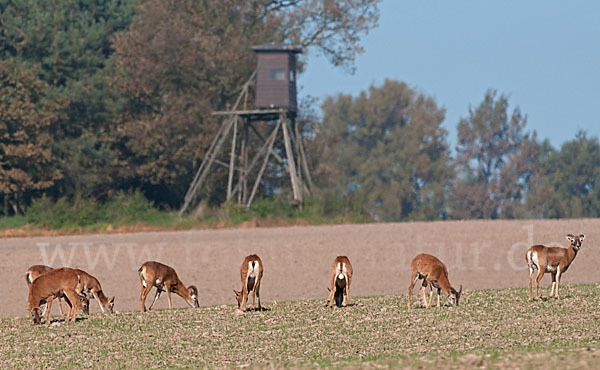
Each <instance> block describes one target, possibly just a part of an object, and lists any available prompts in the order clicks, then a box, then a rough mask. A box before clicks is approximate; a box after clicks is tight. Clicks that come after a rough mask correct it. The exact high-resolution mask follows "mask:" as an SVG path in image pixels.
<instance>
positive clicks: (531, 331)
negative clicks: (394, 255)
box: [0, 284, 600, 368]
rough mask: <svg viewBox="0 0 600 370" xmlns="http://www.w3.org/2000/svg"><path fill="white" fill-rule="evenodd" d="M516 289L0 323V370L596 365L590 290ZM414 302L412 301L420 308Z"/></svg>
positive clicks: (594, 305) (598, 338)
mask: <svg viewBox="0 0 600 370" xmlns="http://www.w3.org/2000/svg"><path fill="white" fill-rule="evenodd" d="M526 294H527V292H526V290H525V289H503V290H481V291H468V292H465V293H464V297H463V300H462V302H461V306H460V307H458V308H452V307H441V308H431V309H424V308H422V307H420V306H417V307H415V308H414V309H413V310H411V311H408V310H407V307H406V297H404V296H385V297H368V298H356V299H353V300H352V306H351V307H348V308H342V309H338V308H334V309H328V308H325V307H323V303H324V301H323V300H320V301H298V302H284V303H265V306H266V307H267V310H265V311H262V312H248V313H245V314H237V313H236V310H235V309H234V307H232V306H219V307H202V308H200V309H197V310H194V309H177V310H173V311H168V310H159V311H156V312H151V313H141V312H123V313H120V314H116V315H92V316H89V317H84V318H81V319H80V320H79V321H78V322H76V323H63V322H62V321H60V320H59V318H58V317H55V322H54V323H53V326H51V327H50V328H46V327H42V326H33V325H32V324H31V323H30V322H29V321H28V320H26V319H25V318H19V319H4V320H2V321H0V330H1V332H2V335H1V336H0V366H2V367H7V366H10V367H32V366H40V365H42V364H51V366H53V367H58V368H62V367H70V368H73V367H77V368H79V367H103V368H105V367H111V368H114V367H135V368H139V367H182V366H183V367H198V366H209V367H212V366H244V365H250V366H254V367H263V366H265V365H274V366H276V367H281V366H294V367H315V366H324V367H381V366H384V367H409V368H412V367H423V368H439V367H446V368H448V367H450V368H472V367H477V366H486V367H492V368H502V367H513V368H514V367H518V368H541V367H550V368H564V367H566V368H582V367H586V366H587V367H593V366H595V364H597V363H598V362H597V361H598V359H599V357H600V350H598V348H600V311H599V310H598V299H599V298H600V297H599V295H600V287H599V286H598V285H595V284H594V285H576V286H565V287H563V289H562V295H563V298H562V299H561V300H560V301H556V300H553V299H552V300H541V301H535V302H528V301H527V295H526ZM418 298H419V297H418V296H415V301H413V302H416V301H418Z"/></svg>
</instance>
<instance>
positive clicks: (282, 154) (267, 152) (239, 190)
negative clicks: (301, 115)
mask: <svg viewBox="0 0 600 370" xmlns="http://www.w3.org/2000/svg"><path fill="white" fill-rule="evenodd" d="M251 50H253V51H254V52H256V55H257V67H256V70H255V71H254V73H253V74H252V76H250V78H249V79H248V81H246V83H245V84H244V85H243V86H242V87H241V92H240V94H239V95H238V97H237V99H236V101H235V103H234V104H233V105H232V106H231V108H230V110H227V111H217V112H213V115H216V116H223V117H224V120H223V123H222V125H221V128H220V129H219V131H218V132H217V135H216V136H215V138H214V139H213V141H212V143H211V145H210V147H209V148H208V151H207V152H206V155H205V156H204V158H203V159H202V162H201V164H200V167H199V168H198V171H197V172H196V175H195V176H194V179H193V181H192V183H191V184H190V187H189V189H188V191H187V193H186V195H185V200H184V204H183V206H182V208H181V210H180V211H179V215H182V214H183V212H185V210H186V209H187V208H188V206H189V205H190V203H191V202H192V201H193V200H194V198H195V197H196V193H197V192H198V190H199V189H200V188H201V186H202V183H203V182H204V180H205V179H206V176H207V175H208V173H209V172H210V168H211V166H212V165H213V163H217V164H219V165H221V166H224V167H227V168H228V169H229V178H228V182H227V200H230V199H232V198H233V197H234V196H235V195H236V194H237V202H238V204H243V205H245V206H246V209H248V208H250V205H251V204H252V200H253V199H254V196H255V195H256V192H257V189H258V187H259V185H260V180H261V177H262V175H263V173H264V171H265V169H266V167H267V163H268V160H269V157H273V158H275V159H276V160H277V161H278V162H279V164H280V165H281V166H282V167H283V168H285V171H286V172H287V173H288V174H289V176H290V182H291V185H292V192H293V197H294V202H296V204H297V205H298V207H302V199H303V193H306V194H308V193H310V192H311V191H312V180H311V176H310V171H309V169H308V162H307V159H306V154H305V153H304V144H303V143H302V140H303V139H302V136H301V135H300V132H299V129H298V125H296V114H297V111H298V104H297V100H296V54H298V53H301V52H302V49H300V48H297V47H294V46H291V45H286V44H283V43H269V44H264V45H257V46H253V47H251ZM255 82H256V86H255V91H256V95H255V99H254V102H255V104H254V105H255V106H254V107H248V106H247V104H248V95H249V91H251V89H250V87H251V86H252V85H253V84H254V83H255ZM258 122H264V123H266V124H264V125H262V126H258V124H257V123H258ZM231 131H233V135H232V136H231V135H230V132H231ZM279 131H281V133H282V134H281V135H279ZM252 134H253V136H252V137H251V135H252ZM228 138H231V141H230V143H231V144H230V146H229V158H228V160H227V159H225V158H219V156H220V155H221V152H222V148H223V146H224V144H225V143H226V142H227V141H228V140H227V139H228ZM276 141H277V142H281V141H283V147H282V146H281V145H279V146H274V144H275V142H276ZM256 143H260V144H259V146H256ZM250 145H253V147H252V148H250ZM250 155H252V156H253V157H252V158H250ZM259 159H260V160H259ZM261 162H262V163H261ZM258 165H260V166H261V167H260V169H258V168H257V167H258ZM236 175H237V176H236ZM236 177H237V181H235V180H236ZM303 178H304V179H306V183H305V182H304V181H303ZM234 182H235V183H236V184H235V185H234ZM252 182H253V183H254V184H252Z"/></svg>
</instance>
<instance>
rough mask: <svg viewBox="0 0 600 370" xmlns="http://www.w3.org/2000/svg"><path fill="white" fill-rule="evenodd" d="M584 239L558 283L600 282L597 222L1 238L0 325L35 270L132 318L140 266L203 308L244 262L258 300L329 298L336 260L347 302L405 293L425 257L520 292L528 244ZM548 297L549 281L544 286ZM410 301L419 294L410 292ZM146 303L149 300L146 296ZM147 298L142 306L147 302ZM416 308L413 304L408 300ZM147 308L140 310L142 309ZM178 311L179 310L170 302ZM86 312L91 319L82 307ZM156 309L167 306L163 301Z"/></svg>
mask: <svg viewBox="0 0 600 370" xmlns="http://www.w3.org/2000/svg"><path fill="white" fill-rule="evenodd" d="M569 233H572V234H585V235H586V239H585V241H584V242H583V247H582V249H581V251H580V252H579V254H578V256H577V258H576V259H575V261H574V262H573V264H572V265H571V267H570V269H569V270H568V272H567V273H566V274H565V275H564V276H563V279H562V284H563V285H567V284H574V283H598V282H600V269H598V268H597V266H598V264H599V262H600V251H599V250H598V247H597V240H598V239H599V238H600V219H574V220H546V221H540V220H523V221H447V222H411V223H387V224H367V225H339V226H297V227H285V228H283V227H282V228H251V229H224V230H190V231H174V232H141V233H123V234H102V235H72V236H39V237H26V238H3V239H0V255H1V256H2V258H1V259H0V277H1V278H2V281H3V282H4V284H0V296H1V297H2V304H1V305H0V317H19V316H20V317H23V316H25V314H26V310H25V309H26V303H27V286H26V283H25V279H24V273H25V271H26V269H27V268H28V267H29V266H30V265H33V264H47V265H50V266H54V267H60V266H70V267H77V268H81V269H84V270H86V271H88V272H89V273H91V274H92V275H94V276H96V277H97V278H98V279H99V280H100V282H101V284H102V287H103V290H104V291H105V293H106V294H107V295H108V296H116V304H115V308H116V310H119V311H127V310H137V309H140V300H139V294H140V281H139V277H138V273H137V269H138V268H139V266H140V265H141V264H142V263H143V262H144V261H147V260H157V261H161V262H163V263H166V264H168V265H170V266H173V267H174V268H175V269H176V270H177V272H178V274H179V277H180V278H181V280H182V281H183V282H184V283H185V284H186V285H190V284H195V285H196V286H197V287H198V289H199V291H200V304H201V305H220V304H233V303H235V298H234V293H233V291H232V290H233V289H239V288H240V286H241V282H240V280H239V276H240V275H239V268H240V264H241V262H242V260H243V259H244V257H245V256H246V255H248V254H252V253H256V254H258V255H259V256H260V257H261V259H262V261H263V263H264V269H265V273H264V278H263V281H262V284H261V294H262V301H263V303H265V302H273V301H289V300H303V299H323V301H324V300H325V299H326V298H327V293H328V292H327V286H328V278H329V274H330V271H329V268H330V266H331V262H332V261H333V259H334V258H335V257H336V256H338V255H346V256H348V257H349V258H350V261H351V262H352V265H353V268H354V276H353V279H352V287H351V291H350V292H351V297H352V296H374V295H399V294H402V295H404V294H406V291H407V287H408V284H409V279H410V276H409V275H410V270H409V269H410V261H411V259H412V258H413V257H414V256H415V255H417V254H418V253H431V254H434V255H436V256H438V257H439V258H440V259H441V260H442V261H444V262H445V263H446V265H447V266H448V269H449V273H450V282H451V283H452V284H453V285H454V287H455V288H458V286H459V285H463V287H464V289H465V290H467V291H468V290H472V289H487V288H490V289H492V288H493V289H495V288H508V287H525V286H527V283H528V272H527V268H526V263H525V251H526V250H527V249H528V248H529V246H531V245H533V244H545V245H550V244H552V245H560V246H563V247H566V246H567V245H568V242H567V241H566V239H565V235H566V234H569ZM542 282H543V284H544V289H545V290H543V294H545V295H547V294H548V285H549V283H550V277H549V276H546V277H544V279H543V280H542ZM415 291H416V292H418V290H416V289H415ZM151 296H153V294H152V293H151ZM151 296H149V298H151ZM415 301H418V297H415ZM149 303H150V302H147V305H148V304H149ZM173 303H174V305H175V306H176V307H184V306H186V304H185V302H184V301H183V300H182V299H181V298H179V297H177V296H174V298H173ZM90 307H91V310H90V311H91V312H98V311H99V307H98V305H97V303H96V302H94V301H92V302H90ZM157 307H158V308H165V307H167V298H166V297H161V298H160V300H159V301H158V303H157Z"/></svg>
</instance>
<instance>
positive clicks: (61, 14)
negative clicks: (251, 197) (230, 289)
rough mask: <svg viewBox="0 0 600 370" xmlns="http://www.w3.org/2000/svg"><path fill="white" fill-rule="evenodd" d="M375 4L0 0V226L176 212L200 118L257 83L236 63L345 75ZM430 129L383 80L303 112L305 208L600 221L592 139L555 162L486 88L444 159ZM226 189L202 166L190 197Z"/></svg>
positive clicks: (272, 173) (200, 135) (207, 133)
mask: <svg viewBox="0 0 600 370" xmlns="http://www.w3.org/2000/svg"><path fill="white" fill-rule="evenodd" d="M378 2H379V0H335V1H334V0H331V1H323V0H270V1H264V0H197V1H196V0H87V1H75V0H56V1H53V2H38V1H35V0H22V1H19V2H14V1H9V0H0V210H1V211H2V213H3V214H4V215H13V214H21V213H23V212H24V211H25V210H26V209H27V207H29V206H30V205H31V203H32V202H33V201H34V200H35V199H40V198H41V197H42V196H44V197H46V198H50V199H54V200H59V199H65V198H66V199H69V201H70V202H71V203H72V204H74V205H77V204H78V203H79V202H81V201H82V200H86V199H94V200H95V201H98V202H103V201H106V200H108V199H111V197H114V196H115V194H121V193H123V192H131V193H136V192H141V193H143V194H144V196H145V197H146V198H148V199H149V200H151V201H152V202H154V204H155V205H157V206H158V207H160V208H162V209H167V210H170V209H176V208H178V207H179V206H180V205H181V202H182V201H183V197H184V194H185V192H186V190H187V186H188V185H189V184H190V182H191V180H192V177H193V175H194V172H195V170H196V169H197V167H198V166H199V164H200V161H201V160H202V158H203V157H204V155H205V153H206V151H207V149H208V147H209V145H210V142H211V140H212V138H213V137H214V135H215V133H216V132H217V130H218V128H219V125H220V122H219V121H218V120H217V118H215V117H214V116H212V115H211V112H213V111H215V110H221V109H226V107H227V106H228V104H230V103H231V102H232V101H233V100H234V99H235V97H236V96H237V93H238V92H239V91H238V89H239V86H241V85H242V84H243V83H244V82H245V81H246V79H247V78H248V76H249V75H250V74H251V73H252V70H253V69H254V67H255V63H256V62H255V55H254V54H253V53H252V52H251V51H250V50H249V47H250V46H252V45H257V44H262V43H265V42H269V41H283V42H287V43H290V44H294V45H299V46H302V47H304V48H307V49H308V50H310V51H311V52H312V53H321V54H322V55H324V56H325V57H326V58H328V60H329V61H330V62H331V63H332V64H333V65H336V66H339V67H340V68H345V69H348V70H351V69H352V68H353V61H354V59H355V57H356V56H357V54H359V53H361V52H362V51H363V49H362V46H361V40H362V37H364V35H365V34H366V33H367V32H368V31H369V30H371V29H373V28H374V27H376V26H377V19H378V15H379V13H378V7H377V6H378ZM307 62H308V60H307V59H306V58H305V57H302V59H301V60H300V62H299V68H300V72H302V70H303V68H304V67H305V64H306V63H307ZM443 122H444V110H443V109H442V108H440V107H438V104H437V102H436V101H435V100H434V99H433V98H431V97H429V96H426V95H425V94H423V93H419V92H417V91H416V90H415V89H413V88H411V87H409V86H407V85H406V84H404V83H402V82H398V81H386V82H385V83H384V84H383V85H382V86H371V87H370V88H369V89H368V90H367V91H363V92H362V93H361V94H360V95H359V96H357V97H353V96H350V95H344V94H341V95H338V96H333V97H329V98H327V99H325V100H324V101H323V102H321V103H320V104H319V103H317V102H315V101H313V100H310V99H307V100H306V101H305V102H303V104H302V106H301V109H300V116H299V117H298V125H299V128H300V131H301V134H302V137H303V140H304V141H305V145H306V148H307V152H308V157H309V159H310V167H311V169H312V171H313V172H314V177H315V179H314V183H315V188H316V190H315V194H313V196H314V199H318V200H319V201H321V202H326V203H327V204H328V205H329V206H331V207H333V208H334V209H333V210H332V212H334V213H335V211H336V208H343V207H347V205H348V204H352V207H358V208H360V209H361V210H362V211H364V212H365V214H368V215H370V216H371V217H373V218H375V219H377V220H434V219H449V218H522V217H544V218H548V217H584V216H585V217H593V216H597V215H598V214H600V190H599V189H598V186H597V185H596V179H598V178H599V176H600V173H599V171H600V170H599V169H600V163H599V161H600V149H599V143H598V138H590V137H588V136H587V135H586V134H585V132H580V133H578V134H577V136H576V137H575V138H574V139H572V140H570V141H567V142H565V143H564V144H563V145H562V146H561V148H559V149H557V148H553V147H552V146H551V145H550V144H549V142H548V141H547V140H541V139H539V138H538V137H537V134H536V133H535V132H529V131H528V130H527V128H526V117H525V115H524V114H523V113H521V112H520V110H519V109H518V108H515V109H513V110H512V111H509V102H508V98H507V97H506V96H504V95H502V94H498V93H497V92H495V91H493V90H490V91H488V92H487V93H486V94H485V96H484V98H483V101H482V102H481V103H480V104H479V105H478V106H477V107H476V108H472V109H470V110H469V114H468V117H466V118H464V119H461V120H460V122H458V126H457V128H458V130H457V131H458V140H457V146H456V148H455V150H454V151H453V150H451V148H450V146H449V143H448V133H447V132H446V131H445V130H444V129H443V127H442V123H443ZM275 150H276V151H283V148H279V147H275ZM287 181H288V180H287V176H285V169H284V168H283V167H282V166H280V165H276V164H275V165H271V166H269V167H268V168H267V173H266V174H265V176H264V177H263V181H262V183H261V187H260V195H261V196H262V197H266V198H269V197H280V198H286V197H289V184H288V183H287ZM226 183H227V172H226V169H225V168H222V167H217V169H216V170H215V171H214V173H213V174H212V175H211V176H210V179H209V181H208V183H207V185H206V186H205V187H204V188H203V190H202V194H200V198H201V199H202V200H203V202H205V204H208V205H212V206H218V205H220V204H222V203H223V202H224V200H225V196H226V194H225V191H226V186H225V184H226ZM136 194H137V193H136Z"/></svg>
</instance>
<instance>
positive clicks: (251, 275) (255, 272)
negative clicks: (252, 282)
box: [248, 261, 258, 278]
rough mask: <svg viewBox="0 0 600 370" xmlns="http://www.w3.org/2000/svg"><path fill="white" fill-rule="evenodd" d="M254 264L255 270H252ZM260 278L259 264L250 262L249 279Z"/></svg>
mask: <svg viewBox="0 0 600 370" xmlns="http://www.w3.org/2000/svg"><path fill="white" fill-rule="evenodd" d="M252 262H254V268H252ZM257 276H258V262H257V261H250V262H248V277H249V278H255V277H257Z"/></svg>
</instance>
